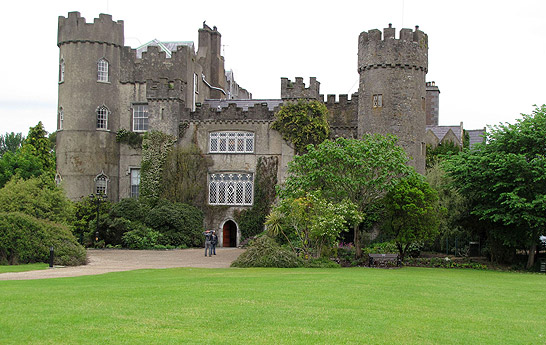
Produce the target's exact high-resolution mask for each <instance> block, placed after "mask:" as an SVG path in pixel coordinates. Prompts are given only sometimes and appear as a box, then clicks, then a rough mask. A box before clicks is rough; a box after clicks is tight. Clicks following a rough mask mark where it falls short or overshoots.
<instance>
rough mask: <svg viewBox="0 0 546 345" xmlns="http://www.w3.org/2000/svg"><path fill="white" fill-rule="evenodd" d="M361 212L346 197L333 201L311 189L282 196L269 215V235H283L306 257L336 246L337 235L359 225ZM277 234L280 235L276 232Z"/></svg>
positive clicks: (316, 255)
mask: <svg viewBox="0 0 546 345" xmlns="http://www.w3.org/2000/svg"><path fill="white" fill-rule="evenodd" d="M361 221H362V215H361V213H360V212H358V210H357V206H356V205H355V204H353V203H352V202H350V201H349V200H344V201H342V202H340V203H332V202H329V201H327V200H325V199H323V198H322V197H321V196H320V193H319V192H310V193H307V194H305V195H304V196H301V197H299V198H284V199H282V200H281V201H280V203H279V205H278V206H277V207H275V209H274V210H273V212H272V213H271V214H270V215H269V216H268V218H267V221H266V224H267V225H268V227H269V233H270V234H271V235H276V236H278V235H280V234H282V235H283V237H284V238H285V239H287V240H288V243H289V244H290V246H291V247H292V248H300V249H301V251H302V255H304V257H305V258H309V257H319V256H320V255H321V253H322V252H323V249H324V248H332V247H333V246H334V245H337V240H338V238H339V235H340V233H341V232H343V231H348V230H349V227H350V226H353V225H354V224H359V223H360V222H361ZM279 233H280V234H279Z"/></svg>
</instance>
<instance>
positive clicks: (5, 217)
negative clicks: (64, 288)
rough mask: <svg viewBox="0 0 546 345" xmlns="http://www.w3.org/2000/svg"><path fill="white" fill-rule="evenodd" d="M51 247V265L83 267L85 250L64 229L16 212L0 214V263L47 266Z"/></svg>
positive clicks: (70, 233) (68, 231) (58, 225)
mask: <svg viewBox="0 0 546 345" xmlns="http://www.w3.org/2000/svg"><path fill="white" fill-rule="evenodd" d="M51 246H53V248H54V252H55V258H54V264H57V265H69V266H73V265H82V264H85V263H86V253H85V249H84V248H83V247H82V246H81V245H80V244H78V243H77V242H76V239H75V238H74V235H72V232H71V231H70V230H69V229H68V228H67V227H66V226H63V225H60V224H56V223H52V222H50V221H47V220H42V219H37V218H34V217H32V216H29V215H26V214H23V213H19V212H11V213H0V263H9V264H18V263H33V262H49V248H50V247H51Z"/></svg>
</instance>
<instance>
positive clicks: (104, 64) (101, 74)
mask: <svg viewBox="0 0 546 345" xmlns="http://www.w3.org/2000/svg"><path fill="white" fill-rule="evenodd" d="M109 69H110V63H109V62H108V60H106V59H105V58H100V59H99V61H97V81H98V82H101V83H108V82H109V81H110V71H109Z"/></svg>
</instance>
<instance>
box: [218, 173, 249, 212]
mask: <svg viewBox="0 0 546 345" xmlns="http://www.w3.org/2000/svg"><path fill="white" fill-rule="evenodd" d="M208 181H209V182H208V203H209V205H226V206H252V204H253V201H254V174H253V173H251V172H216V173H209V176H208Z"/></svg>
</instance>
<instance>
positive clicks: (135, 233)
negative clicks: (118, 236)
mask: <svg viewBox="0 0 546 345" xmlns="http://www.w3.org/2000/svg"><path fill="white" fill-rule="evenodd" d="M133 224H134V225H133V230H130V231H127V232H126V233H124V234H123V245H124V247H125V248H129V249H155V248H158V247H159V246H160V243H161V237H162V235H161V233H160V232H159V231H156V230H153V229H150V228H148V227H146V226H145V225H143V224H140V223H137V222H134V223H133Z"/></svg>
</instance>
